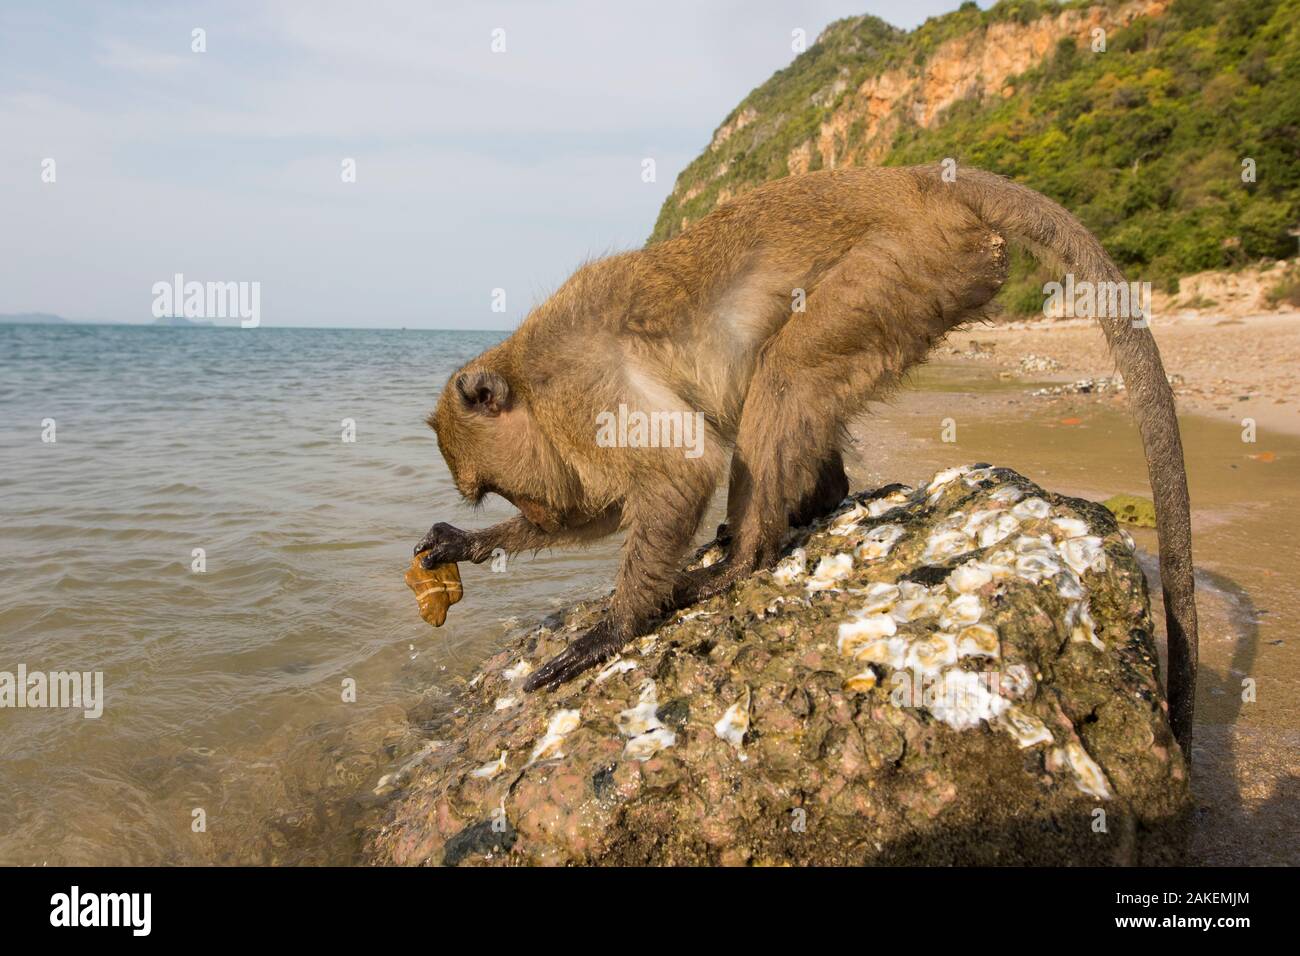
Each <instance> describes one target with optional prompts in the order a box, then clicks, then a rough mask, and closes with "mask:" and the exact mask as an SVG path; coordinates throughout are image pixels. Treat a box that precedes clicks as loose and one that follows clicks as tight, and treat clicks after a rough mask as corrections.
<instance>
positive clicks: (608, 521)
mask: <svg viewBox="0 0 1300 956" xmlns="http://www.w3.org/2000/svg"><path fill="white" fill-rule="evenodd" d="M619 514H620V512H619V508H618V507H617V506H616V505H612V506H610V507H609V508H607V509H606V510H605V511H604V512H602V513H601V514H599V515H597V516H596V517H595V518H592V519H591V520H590V521H585V522H582V523H578V524H574V525H571V526H569V527H564V528H560V529H559V530H557V531H544V530H542V529H541V528H539V527H537V525H535V524H533V523H532V522H530V521H529V520H528V519H527V518H525V517H524V516H523V515H515V517H513V518H509V519H507V520H505V521H502V522H500V523H499V524H494V525H492V526H491V527H488V528H480V529H479V530H477V531H462V530H461V529H460V528H456V527H453V526H452V525H449V524H446V523H444V522H439V523H438V524H435V525H434V526H433V527H432V528H430V529H429V530H428V532H427V533H426V534H425V536H424V537H423V538H421V539H420V543H419V544H417V545H416V546H415V553H416V554H423V555H424V559H423V560H422V562H421V563H422V564H423V565H424V566H425V567H432V566H433V565H435V564H445V563H447V562H449V561H472V562H473V563H474V564H481V563H483V562H484V561H486V560H487V559H488V558H490V557H492V555H493V554H495V553H496V551H497V550H498V549H500V550H502V551H504V552H505V553H506V554H518V553H519V552H521V551H540V550H541V549H543V548H552V547H557V546H562V545H568V544H581V543H583V542H586V541H593V540H595V539H596V538H600V537H604V536H605V535H607V534H611V533H613V532H614V531H615V530H617V528H618V522H619Z"/></svg>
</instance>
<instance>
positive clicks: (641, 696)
mask: <svg viewBox="0 0 1300 956" xmlns="http://www.w3.org/2000/svg"><path fill="white" fill-rule="evenodd" d="M915 487H916V489H917V490H912V489H910V488H908V489H906V490H901V488H902V486H896V485H891V486H887V488H886V489H882V490H880V491H875V492H864V493H861V494H857V495H853V496H851V497H850V498H849V499H847V500H846V501H845V502H844V503H843V504H841V505H840V506H839V508H838V509H836V511H835V512H834V513H832V514H830V515H828V516H826V517H825V518H824V519H821V520H819V521H817V522H816V523H815V524H814V525H812V526H811V527H809V528H806V529H798V530H797V531H796V532H795V533H792V534H791V535H789V536H788V537H787V539H786V540H785V541H784V543H783V548H784V551H783V553H782V555H781V556H779V560H778V562H777V563H776V564H775V565H774V566H773V568H772V569H771V571H770V572H763V573H756V574H754V575H752V576H750V577H749V578H746V579H743V580H741V581H738V582H736V584H735V585H734V586H733V587H732V588H731V589H730V590H729V591H727V592H725V593H723V594H719V595H717V596H714V597H711V598H709V599H707V600H705V601H702V602H700V603H699V604H697V605H695V606H693V607H689V608H682V609H681V610H680V611H678V612H675V613H672V614H670V615H668V616H666V618H665V619H664V621H663V623H662V624H660V625H659V627H658V628H657V629H655V630H654V631H652V632H651V633H649V634H646V635H644V636H641V637H638V638H637V639H635V640H634V641H632V642H630V643H628V644H627V645H626V646H624V647H623V648H622V649H621V653H620V654H619V655H616V656H614V657H612V658H611V659H609V660H607V661H604V662H603V663H602V664H601V665H599V666H597V667H594V668H592V669H591V670H589V671H587V672H585V673H583V674H581V675H579V676H578V677H577V678H575V679H573V680H570V681H568V682H566V683H564V684H562V685H560V686H558V687H555V688H553V689H549V690H545V691H538V692H535V693H531V694H525V693H524V692H523V690H522V687H521V686H520V685H521V682H522V679H523V678H524V677H526V675H527V674H528V673H532V672H535V671H536V668H537V667H538V666H540V665H541V664H542V663H543V662H545V661H546V660H548V659H550V658H551V657H553V656H554V655H555V654H556V653H557V652H558V651H560V650H561V649H563V647H564V646H565V645H566V644H569V643H571V642H572V639H573V637H574V636H575V635H577V634H580V633H582V632H584V631H586V630H589V629H590V628H591V627H592V626H593V624H595V623H596V622H597V621H598V620H600V618H601V616H602V615H603V614H604V613H605V612H606V609H607V607H608V604H607V601H606V600H604V599H595V600H591V601H587V602H583V603H582V604H579V605H576V606H575V607H573V608H571V609H569V610H568V611H566V612H565V613H564V614H563V615H562V616H561V618H560V619H559V620H556V619H553V618H548V619H547V621H546V622H544V623H542V624H539V625H537V626H534V627H532V628H529V629H526V630H524V631H522V632H516V635H515V636H514V637H513V638H512V639H511V640H512V643H511V644H510V645H509V646H508V647H507V648H505V649H503V650H502V651H501V652H500V653H498V654H497V655H496V656H494V657H493V658H492V659H491V660H489V661H488V662H486V663H485V664H484V666H483V669H482V672H481V673H480V674H479V675H477V676H475V678H474V680H472V681H470V682H469V684H467V685H466V686H465V687H464V688H463V689H462V693H463V697H462V699H461V700H459V701H457V702H455V704H454V706H453V708H452V710H451V713H450V715H449V716H448V718H447V720H448V722H449V724H448V725H447V726H441V725H439V726H437V733H438V736H439V737H441V738H444V739H449V740H453V741H455V743H454V744H452V745H449V746H444V747H441V748H440V749H438V750H436V751H433V752H432V753H430V754H429V755H428V756H427V757H426V758H425V759H424V762H423V763H421V764H420V765H419V766H418V767H417V768H416V769H415V770H414V771H413V772H412V775H411V779H410V781H409V784H410V785H409V786H405V785H404V786H402V787H401V788H400V789H399V788H398V787H394V786H392V785H391V784H390V785H389V786H388V787H387V788H386V789H385V791H384V792H385V793H386V794H393V793H396V794H397V796H396V797H392V798H390V799H392V801H393V802H392V804H391V807H390V809H389V811H388V813H387V816H386V820H385V823H384V825H383V826H382V827H381V828H379V829H377V830H376V831H374V832H373V833H372V834H370V836H369V837H368V838H367V847H368V849H367V853H368V856H369V858H370V859H372V860H373V861H375V862H381V863H392V862H403V863H409V862H419V863H447V864H456V865H474V864H479V865H481V864H490V865H500V864H520V863H524V864H593V863H595V864H616V865H647V864H670V865H709V864H717V863H736V864H751V865H753V864H759V865H765V864H772V863H796V864H803V863H811V864H816V863H820V864H839V865H844V864H853V865H859V864H869V863H903V862H907V863H942V864H951V863H953V862H968V863H979V864H983V865H988V864H998V863H1008V862H1020V863H1041V864H1045V865H1056V864H1060V863H1084V862H1086V863H1087V864H1089V865H1109V864H1112V863H1114V862H1116V861H1117V860H1130V861H1134V862H1144V861H1145V862H1160V861H1165V860H1172V859H1175V858H1176V857H1175V856H1174V854H1175V853H1176V849H1177V844H1176V842H1174V836H1173V834H1176V833H1177V832H1178V831H1177V827H1176V825H1175V824H1176V823H1177V821H1178V820H1179V819H1182V817H1181V816H1180V815H1181V814H1182V813H1183V812H1184V811H1185V810H1186V808H1187V807H1189V806H1190V804H1189V802H1188V799H1187V794H1188V792H1187V785H1186V783H1187V775H1186V766H1185V764H1184V762H1183V760H1182V755H1181V753H1180V751H1179V750H1178V747H1177V745H1176V743H1174V742H1173V739H1172V736H1171V735H1170V733H1169V730H1168V722H1167V718H1166V716H1165V712H1164V710H1163V707H1162V704H1163V698H1162V693H1161V685H1160V679H1159V674H1158V672H1157V666H1158V665H1157V661H1158V655H1157V654H1156V651H1155V645H1154V637H1153V635H1154V634H1155V633H1156V631H1155V625H1154V624H1153V622H1152V621H1151V618H1150V610H1149V603H1148V600H1147V592H1146V583H1145V578H1144V576H1143V573H1142V569H1141V567H1140V566H1139V565H1138V564H1137V562H1136V560H1135V559H1134V557H1133V550H1132V542H1131V540H1126V539H1125V537H1124V535H1123V533H1122V531H1121V530H1120V529H1119V528H1118V526H1117V525H1116V524H1115V521H1114V518H1113V516H1112V515H1110V513H1109V512H1107V511H1106V510H1105V509H1103V508H1101V507H1100V506H1099V505H1096V504H1094V503H1091V502H1085V501H1081V500H1079V499H1072V498H1068V497H1064V496H1061V495H1057V494H1053V493H1051V492H1049V491H1046V490H1044V489H1042V488H1039V487H1037V486H1036V485H1034V484H1033V483H1032V482H1030V481H1028V480H1027V479H1025V478H1023V477H1022V476H1020V475H1018V474H1016V473H1015V472H1012V471H1009V470H1007V469H1001V468H990V467H987V466H967V467H963V468H956V469H948V470H947V471H946V472H944V473H940V474H939V475H936V476H935V477H934V479H932V480H930V481H928V482H927V481H922V482H916V483H915ZM1017 506H1021V507H1019V511H1018V515H1019V516H1017V515H1016V514H1013V513H1012V512H1013V511H1014V510H1016V509H1017ZM935 545H938V546H935ZM716 547H717V545H716V543H715V544H711V545H709V546H706V548H705V549H701V550H700V551H699V552H697V557H698V555H700V554H707V553H708V551H709V550H710V549H712V548H716ZM809 585H811V586H809ZM498 702H500V707H501V709H497V707H498ZM506 704H509V706H506ZM503 751H504V754H503ZM493 757H495V758H496V759H492V758H493ZM1102 800H1109V801H1113V803H1111V804H1110V805H1109V806H1108V813H1109V814H1110V815H1111V817H1112V819H1115V815H1116V814H1119V815H1120V816H1121V817H1123V818H1124V819H1128V817H1130V816H1131V817H1133V818H1135V819H1136V820H1137V821H1138V822H1139V824H1140V825H1139V827H1138V828H1137V830H1136V831H1134V830H1133V829H1132V828H1131V827H1127V825H1126V826H1125V827H1119V826H1114V827H1111V833H1112V835H1109V836H1108V835H1099V834H1097V833H1096V832H1095V831H1094V830H1093V829H1092V827H1091V823H1092V817H1091V813H1092V811H1093V810H1094V809H1095V807H1096V806H1097V803H1098V802H1099V801H1102ZM796 807H804V808H807V809H808V814H809V816H808V819H809V821H810V826H809V827H808V830H807V831H806V832H803V833H800V834H799V836H798V838H797V839H792V838H791V837H790V831H789V827H788V825H787V821H788V819H789V812H790V810H791V809H793V808H796ZM813 822H815V825H811V824H812V823H813ZM1134 832H1136V837H1135V838H1134V839H1129V840H1128V842H1124V841H1123V840H1120V836H1121V835H1123V834H1124V833H1128V834H1133V833H1134ZM489 836H490V837H491V839H489V838H488V837H489ZM1165 841H1168V842H1165ZM1126 854H1127V855H1126ZM1166 854H1168V855H1166Z"/></svg>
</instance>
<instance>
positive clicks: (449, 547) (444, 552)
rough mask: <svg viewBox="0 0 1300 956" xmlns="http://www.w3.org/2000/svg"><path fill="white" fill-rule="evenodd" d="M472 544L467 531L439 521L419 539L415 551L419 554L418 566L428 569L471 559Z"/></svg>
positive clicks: (471, 538)
mask: <svg viewBox="0 0 1300 956" xmlns="http://www.w3.org/2000/svg"><path fill="white" fill-rule="evenodd" d="M472 545H473V537H472V536H471V535H470V533H469V532H467V531H461V530H460V528H453V527H452V526H451V525H449V524H447V523H445V522H441V521H440V522H438V523H437V524H436V525H434V526H433V527H432V528H430V529H429V530H428V532H427V533H426V534H425V536H424V537H423V538H421V539H420V543H419V544H417V545H416V546H415V553H416V554H418V555H421V558H420V566H421V567H423V568H424V569H425V570H426V571H429V570H432V569H433V568H434V567H436V566H437V565H439V564H449V563H451V562H453V561H470V560H472V559H473V554H472V553H471V552H472Z"/></svg>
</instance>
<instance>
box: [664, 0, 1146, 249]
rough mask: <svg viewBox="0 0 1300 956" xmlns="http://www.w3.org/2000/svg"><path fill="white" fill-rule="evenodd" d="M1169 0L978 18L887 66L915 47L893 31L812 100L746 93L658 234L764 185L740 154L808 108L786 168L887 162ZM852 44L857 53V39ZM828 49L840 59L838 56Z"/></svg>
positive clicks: (668, 208)
mask: <svg viewBox="0 0 1300 956" xmlns="http://www.w3.org/2000/svg"><path fill="white" fill-rule="evenodd" d="M1169 3H1170V0H1132V2H1127V3H1123V4H1119V5H1107V4H1097V5H1094V6H1083V7H1073V8H1067V9H1061V10H1057V11H1054V12H1048V13H1044V14H1042V15H1038V16H1033V17H1032V18H1030V17H1023V18H1011V19H1005V20H1001V21H996V22H993V23H984V22H982V21H980V20H978V19H972V21H971V23H970V27H969V29H966V30H964V31H961V32H958V33H957V35H955V36H952V37H951V38H949V39H944V40H942V41H941V42H938V43H937V44H936V45H935V46H934V47H933V48H932V49H929V50H928V51H927V50H926V47H925V46H924V45H922V46H921V48H920V50H919V51H918V52H917V53H916V54H915V55H914V56H913V58H912V59H911V60H910V61H908V62H906V63H902V64H899V65H893V66H888V67H886V66H885V65H884V64H887V63H891V62H892V61H893V60H896V59H898V57H897V55H894V56H891V55H889V54H891V53H894V54H897V53H898V52H899V51H900V50H902V49H904V48H906V49H910V47H904V46H899V45H900V44H904V43H905V39H904V38H905V37H906V35H905V34H902V33H901V32H900V33H897V34H894V35H891V36H890V37H889V39H892V41H893V44H891V43H890V42H889V40H888V39H887V40H885V41H884V42H880V48H881V50H880V52H879V53H878V54H876V55H875V56H874V57H873V58H872V60H874V62H875V63H876V64H877V65H876V68H874V69H873V68H872V65H871V63H872V61H871V60H869V61H868V64H867V65H866V66H857V67H856V68H854V67H851V66H849V65H847V64H846V65H843V66H841V67H840V68H839V69H838V70H837V71H836V72H835V73H834V75H833V77H832V78H830V79H829V80H828V81H827V82H826V83H825V84H824V85H822V86H821V87H819V88H818V89H816V90H814V91H813V92H811V93H810V94H809V95H807V97H806V100H807V102H800V101H798V100H795V101H794V102H781V103H780V104H779V106H777V107H776V108H775V109H774V110H773V111H772V113H771V114H770V115H765V114H764V113H763V112H762V111H760V110H759V109H758V108H757V107H755V106H753V105H748V101H747V103H746V104H742V105H741V107H739V108H738V109H737V110H736V111H735V112H734V113H733V114H732V115H731V116H730V117H729V118H728V119H727V121H726V122H724V123H723V124H722V125H721V126H720V127H718V129H717V131H716V132H715V133H714V135H713V139H712V141H711V142H710V144H709V148H708V150H707V152H706V154H705V156H704V157H702V158H701V160H699V161H697V162H696V163H695V164H693V165H692V166H691V167H690V168H688V169H687V170H686V171H685V172H684V173H683V174H682V176H681V177H680V178H679V179H678V181H677V184H676V186H675V187H674V189H673V192H672V194H671V195H670V196H669V197H668V199H667V201H666V202H665V204H664V208H663V211H662V212H661V214H660V221H659V225H658V226H657V227H656V230H655V235H654V237H653V238H655V239H662V238H668V237H669V236H671V235H674V234H675V233H677V232H680V231H681V230H682V229H684V228H685V227H686V226H687V225H689V224H690V223H691V222H692V221H694V220H695V219H698V218H700V217H701V216H703V215H705V214H707V213H708V212H709V211H710V210H711V209H713V208H714V207H715V206H716V205H717V204H719V203H722V202H726V201H727V200H728V199H731V198H733V197H735V196H737V195H740V194H741V193H743V192H745V191H746V190H747V189H750V188H752V187H753V186H755V185H757V184H758V182H760V181H761V180H750V179H747V178H745V177H743V176H738V175H736V168H737V165H738V159H743V158H744V157H747V156H748V154H749V153H750V152H752V151H754V150H756V149H762V148H764V147H765V146H766V145H767V143H768V142H769V141H771V140H774V139H779V138H780V137H779V136H778V131H779V130H783V129H784V128H785V127H788V126H791V125H797V124H798V123H799V110H800V109H803V108H807V107H808V106H809V105H813V106H820V107H822V109H821V110H820V111H819V115H822V116H823V118H821V119H820V120H819V121H818V122H817V123H816V125H815V127H814V128H813V129H812V130H811V131H810V135H808V136H806V137H801V138H799V140H798V142H797V143H796V144H795V145H794V146H793V147H791V148H789V149H788V151H786V152H785V154H784V167H785V168H784V169H783V170H779V172H780V173H782V174H783V173H790V174H797V173H803V172H807V171H809V170H812V169H821V168H834V167H835V166H837V165H845V164H851V163H858V164H868V163H879V162H881V161H882V160H883V159H884V158H885V157H886V156H887V155H888V153H889V151H890V148H891V146H892V144H893V142H894V137H895V136H896V135H897V133H898V132H899V130H900V128H901V127H903V126H904V125H905V124H912V125H915V126H917V127H920V128H921V129H929V128H931V127H934V126H936V125H938V124H940V123H942V122H943V118H944V111H945V110H947V109H949V108H950V107H952V106H953V105H954V104H956V103H958V102H960V101H962V100H967V99H980V98H983V97H1007V96H1011V95H1013V94H1014V92H1015V83H1014V80H1015V78H1016V77H1018V76H1020V75H1021V74H1023V73H1024V72H1025V71H1027V70H1029V69H1031V68H1033V67H1035V66H1038V65H1039V64H1040V63H1042V62H1043V61H1044V60H1045V59H1046V58H1048V57H1049V56H1050V55H1051V54H1052V53H1053V51H1054V50H1056V48H1057V44H1058V43H1060V41H1061V40H1063V39H1073V40H1075V41H1076V42H1077V44H1078V45H1079V47H1080V48H1082V49H1092V47H1093V44H1094V41H1095V40H1096V38H1097V36H1098V34H1097V33H1096V31H1098V30H1100V31H1102V36H1105V35H1106V34H1109V33H1110V32H1113V31H1115V30H1117V29H1119V28H1121V27H1124V26H1127V25H1128V24H1129V23H1131V22H1133V21H1134V20H1135V19H1137V18H1138V17H1159V16H1162V15H1163V14H1164V13H1165V11H1166V9H1167V8H1168V6H1169ZM952 16H956V15H955V14H954V15H952ZM861 19H867V18H861ZM859 22H860V21H846V22H842V23H839V24H836V25H834V26H833V27H831V28H830V29H828V31H827V34H824V35H823V36H822V37H819V38H818V44H823V45H828V46H830V47H831V48H832V49H839V47H841V46H842V45H843V44H844V42H845V41H844V40H843V39H842V38H841V37H839V36H838V34H842V33H852V32H853V30H854V29H855V28H856V27H857V26H858V23H859ZM828 34H829V35H828ZM836 41H839V42H838V44H837V43H836ZM848 42H849V43H850V44H851V49H853V50H855V51H856V50H857V48H858V44H856V43H854V41H848ZM829 56H830V57H832V58H833V56H834V54H829ZM841 56H843V55H842V54H841ZM823 58H826V57H823ZM864 73H865V77H863V74H864ZM781 79H782V77H781V74H778V75H777V77H776V78H774V80H773V81H770V82H772V83H778V84H779V82H780V81H781ZM701 197H703V198H702V200H701V201H699V202H695V200H697V199H700V198H701Z"/></svg>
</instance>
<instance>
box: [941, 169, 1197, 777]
mask: <svg viewBox="0 0 1300 956" xmlns="http://www.w3.org/2000/svg"><path fill="white" fill-rule="evenodd" d="M918 172H922V174H923V176H924V178H925V179H926V180H928V183H927V185H929V184H933V183H936V182H937V181H938V179H939V177H938V168H937V167H923V168H922V169H918ZM943 187H946V188H948V189H955V190H956V195H957V197H958V198H959V199H961V200H962V201H964V202H965V203H966V204H967V205H968V206H970V207H971V209H972V210H974V211H975V212H976V214H977V215H979V216H980V218H981V219H983V220H984V221H985V222H987V223H989V224H990V225H992V226H994V227H995V228H997V229H999V230H1000V231H1002V232H1004V233H1005V234H1006V237H1007V238H1008V239H1019V240H1021V241H1022V242H1025V243H1027V244H1028V245H1029V246H1030V247H1031V249H1036V250H1037V251H1040V252H1041V251H1046V252H1048V253H1050V254H1052V255H1053V256H1054V257H1057V258H1059V259H1060V260H1061V261H1062V262H1063V264H1064V265H1065V268H1066V269H1067V270H1069V271H1072V272H1073V273H1074V274H1075V280H1076V282H1078V281H1080V280H1088V281H1090V282H1093V283H1099V282H1115V283H1123V282H1126V281H1127V280H1126V279H1125V277H1124V274H1123V273H1122V272H1121V271H1120V270H1119V268H1118V267H1117V266H1116V265H1115V263H1114V262H1112V261H1111V258H1110V256H1108V255H1107V254H1106V250H1105V249H1104V248H1102V245H1101V243H1100V242H1099V241H1098V240H1097V238H1096V237H1095V236H1093V234H1092V233H1091V232H1089V231H1088V229H1087V227H1085V226H1084V225H1083V223H1081V222H1080V221H1079V220H1078V219H1076V218H1075V217H1074V216H1072V215H1071V214H1070V213H1069V212H1068V211H1066V210H1065V209H1064V208H1063V207H1061V206H1060V205H1058V204H1057V203H1055V202H1053V201H1052V200H1050V199H1048V198H1047V197H1046V196H1043V195H1041V194H1040V193H1037V192H1035V191H1034V190H1032V189H1030V188H1028V187H1027V186H1022V185H1020V184H1019V183H1014V182H1011V181H1010V180H1008V179H1004V178H1003V177H1001V176H997V175H994V174H993V173H988V172H984V171H982V170H973V169H969V168H966V169H963V170H961V171H959V172H958V173H957V178H956V181H955V182H952V183H942V184H940V185H939V186H933V185H931V186H930V188H943ZM1094 288H1104V287H1102V286H1094ZM1099 321H1100V323H1101V327H1102V330H1103V331H1104V332H1105V334H1106V341H1107V342H1108V343H1109V345H1110V351H1111V354H1112V355H1113V356H1114V358H1115V364H1116V365H1118V366H1119V370H1120V372H1121V373H1122V374H1123V376H1124V384H1125V386H1126V388H1127V390H1128V394H1129V402H1130V405H1131V407H1132V409H1133V414H1134V417H1135V418H1136V419H1137V422H1138V428H1139V430H1140V431H1141V433H1142V445H1143V448H1144V449H1145V451H1146V459H1147V473H1148V475H1149V477H1150V481H1151V490H1152V493H1153V497H1154V499H1155V506H1156V530H1157V533H1158V534H1159V539H1160V583H1161V587H1162V589H1163V591H1164V599H1165V625H1166V631H1167V633H1168V639H1169V723H1170V727H1171V728H1172V730H1173V733H1174V737H1175V738H1176V739H1177V741H1178V743H1179V746H1181V747H1182V749H1183V754H1184V755H1185V757H1186V758H1187V759H1188V760H1189V761H1190V760H1191V756H1192V752H1191V743H1192V715H1193V711H1194V707H1195V695H1196V662H1197V634H1196V599H1195V593H1194V588H1195V585H1194V582H1193V578H1192V522H1191V504H1190V499H1189V497H1188V493H1187V472H1186V470H1185V468H1184V465H1183V444H1182V439H1181V437H1180V436H1179V432H1178V418H1177V417H1176V415H1175V414H1174V394H1173V390H1172V389H1171V388H1170V387H1169V380H1168V379H1167V378H1166V376H1165V370H1164V366H1163V364H1162V363H1161V361H1160V352H1159V350H1158V349H1157V348H1156V342H1155V338H1154V337H1153V336H1152V335H1151V330H1150V329H1149V328H1147V323H1146V322H1145V321H1140V322H1138V323H1137V325H1136V327H1135V324H1134V319H1133V318H1130V317H1126V316H1102V317H1101V318H1100V319H1099Z"/></svg>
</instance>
